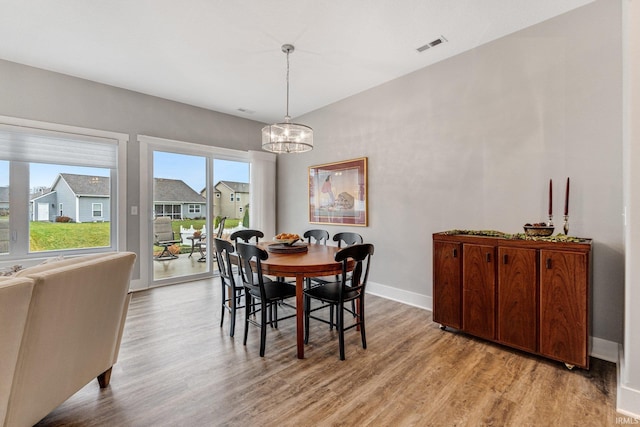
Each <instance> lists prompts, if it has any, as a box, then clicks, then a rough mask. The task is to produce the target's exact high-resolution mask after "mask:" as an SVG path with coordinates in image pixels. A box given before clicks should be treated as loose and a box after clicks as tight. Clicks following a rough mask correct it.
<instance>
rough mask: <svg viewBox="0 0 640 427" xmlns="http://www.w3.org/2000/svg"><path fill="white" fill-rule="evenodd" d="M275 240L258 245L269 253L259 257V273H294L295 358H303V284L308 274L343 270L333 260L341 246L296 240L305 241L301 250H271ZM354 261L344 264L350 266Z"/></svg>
mask: <svg viewBox="0 0 640 427" xmlns="http://www.w3.org/2000/svg"><path fill="white" fill-rule="evenodd" d="M273 244H275V243H274V242H260V243H258V246H259V247H260V248H262V249H264V250H266V251H267V252H268V253H269V258H267V259H266V260H264V261H261V264H262V273H263V274H267V275H270V276H276V277H295V279H296V345H297V356H298V359H304V285H305V279H306V278H308V277H320V276H335V275H336V274H342V263H341V262H337V261H336V260H335V254H336V253H337V252H338V251H339V250H340V248H338V247H337V246H326V245H320V244H315V243H297V245H298V246H300V245H306V247H307V250H306V251H303V252H291V253H280V252H270V251H269V246H270V245H273ZM353 266H354V262H353V260H351V262H350V263H348V264H347V269H348V270H351V269H353Z"/></svg>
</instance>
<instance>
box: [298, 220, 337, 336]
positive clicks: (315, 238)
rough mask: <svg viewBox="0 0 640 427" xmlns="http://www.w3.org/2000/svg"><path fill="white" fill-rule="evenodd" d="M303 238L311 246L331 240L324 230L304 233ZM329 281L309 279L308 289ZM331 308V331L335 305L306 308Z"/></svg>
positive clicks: (318, 278) (308, 308) (309, 308)
mask: <svg viewBox="0 0 640 427" xmlns="http://www.w3.org/2000/svg"><path fill="white" fill-rule="evenodd" d="M303 237H304V238H305V239H307V243H309V244H318V245H325V246H326V245H327V241H328V240H329V232H328V231H327V230H322V229H312V230H307V231H305V232H304V234H303ZM328 282H329V280H326V279H324V278H322V277H307V279H306V287H307V289H310V288H311V287H312V286H318V285H322V284H326V283H328ZM307 303H309V300H305V304H307ZM327 307H328V308H329V319H330V321H329V329H333V324H334V322H333V304H322V305H320V306H318V307H314V308H313V309H311V307H306V308H305V309H306V310H309V311H318V310H322V309H324V308H327Z"/></svg>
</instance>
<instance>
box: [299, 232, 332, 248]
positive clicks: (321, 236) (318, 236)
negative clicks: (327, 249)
mask: <svg viewBox="0 0 640 427" xmlns="http://www.w3.org/2000/svg"><path fill="white" fill-rule="evenodd" d="M304 238H305V239H307V241H308V242H309V243H314V242H312V241H311V239H313V240H315V243H317V244H321V245H326V244H327V240H329V232H328V231H327V230H320V229H316V230H307V231H305V232H304Z"/></svg>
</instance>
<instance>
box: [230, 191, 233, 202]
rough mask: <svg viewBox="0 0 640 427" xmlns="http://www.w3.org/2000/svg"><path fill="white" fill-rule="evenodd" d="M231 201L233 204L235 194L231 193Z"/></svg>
mask: <svg viewBox="0 0 640 427" xmlns="http://www.w3.org/2000/svg"><path fill="white" fill-rule="evenodd" d="M230 201H231V202H233V193H231V200H230Z"/></svg>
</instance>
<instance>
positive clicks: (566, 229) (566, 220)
mask: <svg viewBox="0 0 640 427" xmlns="http://www.w3.org/2000/svg"><path fill="white" fill-rule="evenodd" d="M562 228H563V229H564V235H565V236H568V235H569V215H565V216H564V224H563V226H562Z"/></svg>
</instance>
